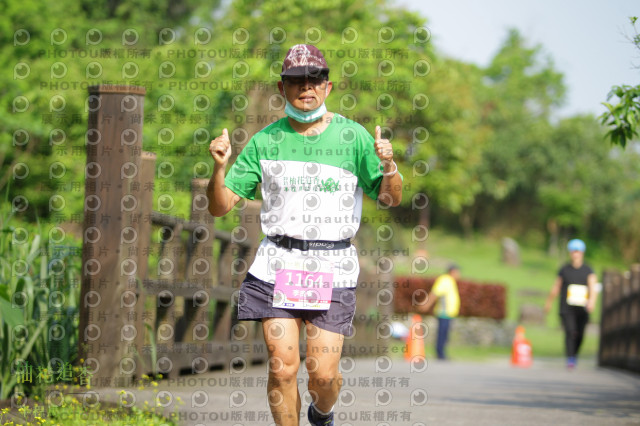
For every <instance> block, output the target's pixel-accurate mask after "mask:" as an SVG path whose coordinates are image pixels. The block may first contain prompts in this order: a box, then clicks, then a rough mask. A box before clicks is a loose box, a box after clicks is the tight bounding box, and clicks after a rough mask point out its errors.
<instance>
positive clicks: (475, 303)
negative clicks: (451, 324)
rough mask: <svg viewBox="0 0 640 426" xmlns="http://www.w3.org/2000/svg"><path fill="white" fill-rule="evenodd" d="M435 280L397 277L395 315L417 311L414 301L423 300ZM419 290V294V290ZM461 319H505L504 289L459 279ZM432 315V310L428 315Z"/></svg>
mask: <svg viewBox="0 0 640 426" xmlns="http://www.w3.org/2000/svg"><path fill="white" fill-rule="evenodd" d="M436 278H437V277H417V276H400V277H396V279H395V281H396V286H395V287H396V288H395V294H394V308H395V311H396V312H398V313H408V312H416V310H415V307H414V306H413V303H414V300H417V301H418V302H419V301H421V300H424V292H427V293H428V292H430V291H431V287H433V284H434V283H435V281H436ZM421 290H422V291H421ZM458 293H459V294H460V315H459V316H461V317H481V318H493V319H504V318H505V316H506V288H505V286H504V285H501V284H495V283H476V282H473V281H469V280H458ZM428 314H433V308H432V309H431V310H430V311H429V312H428Z"/></svg>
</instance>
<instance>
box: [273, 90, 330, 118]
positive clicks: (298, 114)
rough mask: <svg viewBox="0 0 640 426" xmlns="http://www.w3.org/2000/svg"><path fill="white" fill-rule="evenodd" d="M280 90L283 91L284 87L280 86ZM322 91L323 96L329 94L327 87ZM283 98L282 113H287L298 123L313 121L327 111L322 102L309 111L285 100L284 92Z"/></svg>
mask: <svg viewBox="0 0 640 426" xmlns="http://www.w3.org/2000/svg"><path fill="white" fill-rule="evenodd" d="M282 91H283V92H284V87H283V88H282ZM324 93H325V97H326V96H327V95H328V94H329V88H328V87H327V88H326V89H325V91H324ZM284 100H285V107H284V113H285V114H287V116H288V117H291V118H293V119H294V120H296V121H297V122H299V123H313V122H314V121H317V120H319V119H320V118H322V116H323V115H325V114H326V113H327V107H326V106H325V104H324V102H323V103H322V105H320V106H319V107H318V108H316V109H312V110H311V111H303V110H301V109H298V108H296V107H294V106H293V105H291V104H290V103H289V101H288V100H287V95H286V93H285V96H284Z"/></svg>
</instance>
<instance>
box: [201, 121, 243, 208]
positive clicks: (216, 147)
mask: <svg viewBox="0 0 640 426" xmlns="http://www.w3.org/2000/svg"><path fill="white" fill-rule="evenodd" d="M209 153H211V157H213V161H214V164H213V174H212V175H211V179H209V185H208V186H207V198H208V200H209V213H211V214H212V215H213V216H216V217H220V216H224V215H225V214H227V213H229V212H230V211H231V209H232V208H233V206H235V205H236V204H237V203H238V201H240V196H239V195H238V194H236V193H235V192H233V191H232V190H230V189H229V188H227V186H226V185H225V184H224V173H225V170H226V168H227V163H228V162H229V157H230V156H231V144H230V142H229V133H228V132H227V129H223V130H222V135H220V136H218V137H217V138H215V139H214V140H212V141H211V144H210V145H209Z"/></svg>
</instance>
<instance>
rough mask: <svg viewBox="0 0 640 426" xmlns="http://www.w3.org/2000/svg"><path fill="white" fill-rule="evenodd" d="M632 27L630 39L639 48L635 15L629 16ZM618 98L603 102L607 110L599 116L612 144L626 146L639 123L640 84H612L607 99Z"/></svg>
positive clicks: (639, 37) (639, 42)
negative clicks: (613, 100) (613, 102)
mask: <svg viewBox="0 0 640 426" xmlns="http://www.w3.org/2000/svg"><path fill="white" fill-rule="evenodd" d="M629 20H630V21H631V25H632V27H633V31H634V36H633V38H632V39H631V42H632V43H633V45H634V46H635V47H636V48H637V49H638V50H640V34H639V33H638V29H637V28H636V21H637V20H638V18H637V17H635V16H634V17H631V18H629ZM614 96H615V97H616V98H618V103H616V104H615V105H613V104H612V103H609V102H603V105H604V106H605V107H607V110H608V111H607V112H605V113H604V114H602V115H601V116H600V119H601V121H602V124H605V125H607V126H608V127H609V128H610V130H609V131H608V132H607V134H606V137H607V138H608V139H609V140H610V141H611V143H612V144H618V145H620V146H621V147H623V148H624V147H626V145H627V142H629V141H631V140H632V139H633V138H634V137H637V136H638V125H639V124H640V85H636V86H629V85H620V86H613V87H612V88H611V92H609V95H608V96H607V101H609V100H610V99H611V98H612V97H614Z"/></svg>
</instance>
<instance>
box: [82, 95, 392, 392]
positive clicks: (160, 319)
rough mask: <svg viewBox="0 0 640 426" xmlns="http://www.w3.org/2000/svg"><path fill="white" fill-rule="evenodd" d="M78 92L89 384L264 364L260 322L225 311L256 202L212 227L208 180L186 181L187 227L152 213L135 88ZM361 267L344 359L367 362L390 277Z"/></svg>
mask: <svg viewBox="0 0 640 426" xmlns="http://www.w3.org/2000/svg"><path fill="white" fill-rule="evenodd" d="M89 93H90V99H89V108H90V113H89V125H88V127H89V128H88V132H87V166H86V187H85V222H84V234H83V235H84V241H83V275H82V276H83V278H82V291H81V301H80V330H79V331H80V336H79V341H80V348H79V349H80V354H81V357H82V362H83V363H84V366H86V367H87V370H88V371H89V372H90V373H92V374H93V384H94V385H96V386H123V385H126V384H130V383H132V382H133V381H135V380H136V379H139V378H140V377H141V376H142V374H148V373H152V372H153V373H162V374H163V375H164V376H165V377H175V376H176V375H178V374H181V373H202V372H205V371H208V370H209V369H211V368H213V367H225V368H230V367H231V366H234V365H237V364H239V363H244V364H245V365H247V364H253V363H258V362H264V361H265V360H266V357H267V351H266V348H265V345H264V341H263V338H262V330H261V326H260V323H257V322H241V323H238V322H237V320H236V319H235V318H236V315H235V314H234V309H236V304H235V302H236V300H237V292H238V288H239V286H240V284H241V282H242V279H243V278H244V276H245V274H246V272H247V269H248V267H249V266H250V265H251V263H252V262H253V259H254V257H255V254H256V250H257V246H258V244H259V239H258V238H257V236H259V235H260V224H259V221H258V220H256V218H259V211H260V203H259V202H256V201H244V200H243V201H241V206H240V208H238V209H236V211H237V212H238V213H235V214H238V218H237V219H236V220H237V222H234V223H237V226H235V228H234V229H233V231H232V232H225V231H222V230H217V229H215V226H214V218H213V217H212V216H211V215H210V214H209V213H208V210H207V202H208V201H207V198H206V195H205V190H206V185H207V181H206V180H203V179H194V180H192V182H191V196H192V202H191V212H190V217H189V219H188V220H187V219H182V218H178V217H175V216H171V215H167V214H162V213H159V212H156V211H153V199H154V197H153V189H154V176H155V168H156V165H155V162H156V156H155V154H153V153H150V152H143V151H142V117H143V102H144V94H145V91H144V89H143V88H139V87H131V86H109V85H101V86H93V87H91V88H90V89H89ZM154 232H158V234H153V233H154ZM152 235H158V236H159V238H158V239H159V243H158V244H157V249H156V246H154V245H153V244H152V243H151V241H152ZM152 254H153V255H154V256H156V258H157V265H156V264H155V262H154V265H155V269H154V270H153V271H150V270H149V260H150V256H151V255H152ZM369 261H370V263H369V266H367V264H362V263H361V265H362V266H361V273H360V278H359V287H360V288H359V289H358V291H357V312H358V314H357V315H356V317H355V318H354V326H355V328H356V334H355V336H354V337H352V338H348V339H346V340H345V345H344V353H345V354H346V355H349V356H363V355H377V354H378V353H381V352H385V351H386V349H385V348H386V347H387V344H388V343H387V339H380V338H379V336H380V333H379V332H377V328H379V327H378V323H379V322H380V321H381V320H382V319H383V318H384V315H385V314H390V313H391V312H392V311H391V308H392V306H391V304H389V303H384V304H380V303H379V300H380V297H379V294H380V291H382V290H383V291H384V292H385V294H386V293H390V289H391V287H392V278H391V275H390V273H389V272H388V269H389V268H387V267H386V266H385V267H383V268H382V272H381V271H380V268H378V270H376V268H375V267H373V265H371V259H369ZM374 262H375V260H374ZM377 262H378V264H379V265H381V264H384V263H385V259H381V260H377ZM374 313H375V315H374ZM380 314H382V315H380ZM304 349H305V345H304V343H301V353H303V354H304Z"/></svg>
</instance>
